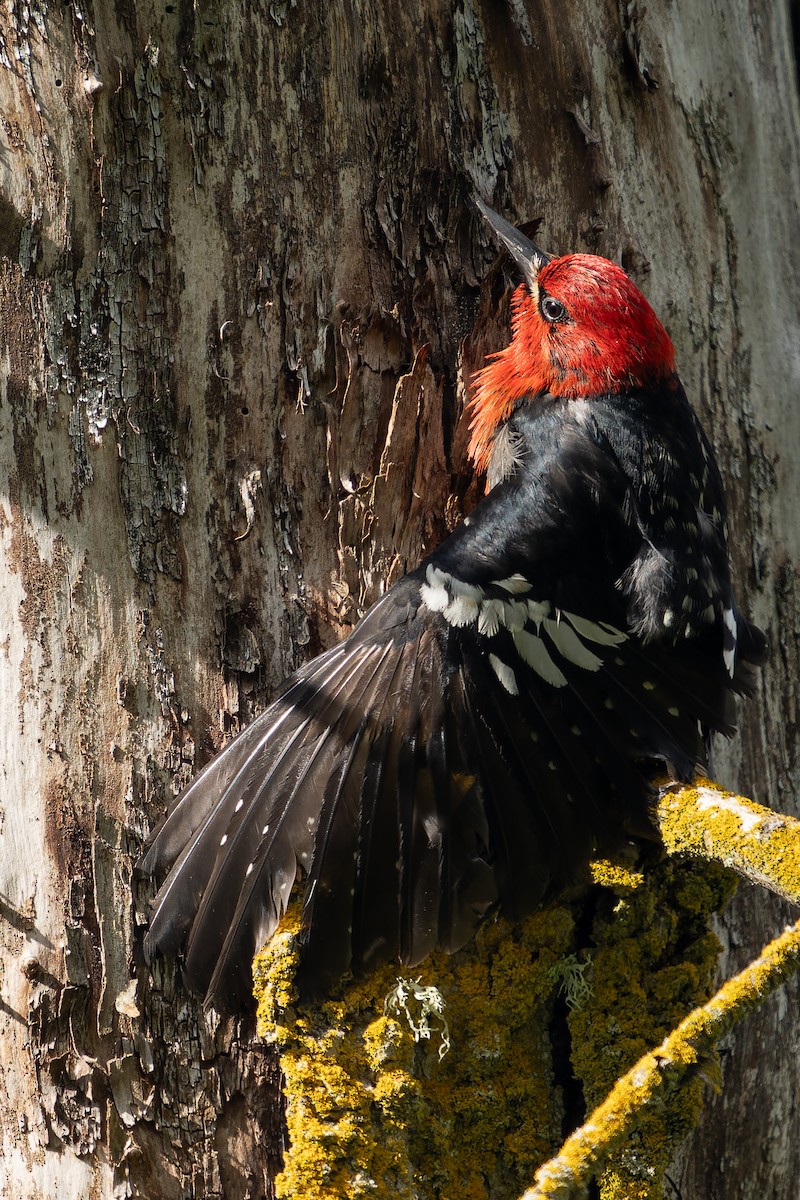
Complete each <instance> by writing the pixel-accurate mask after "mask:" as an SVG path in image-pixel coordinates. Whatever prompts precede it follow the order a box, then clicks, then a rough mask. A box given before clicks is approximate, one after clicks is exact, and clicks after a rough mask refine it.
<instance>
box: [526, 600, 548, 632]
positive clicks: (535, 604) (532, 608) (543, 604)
mask: <svg viewBox="0 0 800 1200" xmlns="http://www.w3.org/2000/svg"><path fill="white" fill-rule="evenodd" d="M550 611H551V606H550V601H549V600H529V601H528V616H529V617H530V619H531V620H532V621H533V623H534V625H535V626H536V628H537V629H538V628H539V626H540V625H541V623H542V621H543V620H544V619H545V617H549V616H550Z"/></svg>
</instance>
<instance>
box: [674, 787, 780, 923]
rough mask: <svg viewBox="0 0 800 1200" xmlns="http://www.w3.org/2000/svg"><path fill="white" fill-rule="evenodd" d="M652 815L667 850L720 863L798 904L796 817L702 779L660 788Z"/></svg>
mask: <svg viewBox="0 0 800 1200" xmlns="http://www.w3.org/2000/svg"><path fill="white" fill-rule="evenodd" d="M657 820H658V827H659V830H660V832H661V836H662V838H663V840H664V846H665V848H666V851H667V853H668V854H680V855H689V856H690V857H692V858H700V859H703V860H705V861H706V862H719V863H722V864H723V865H724V866H726V867H730V869H731V870H732V871H735V872H736V873H737V875H743V876H744V877H745V878H746V879H749V880H750V881H751V882H752V883H758V884H760V885H761V886H762V887H766V888H769V890H770V891H772V892H777V894H778V895H779V896H782V897H783V899H784V900H788V901H789V902H790V903H791V904H795V905H798V904H800V821H796V820H795V819H794V818H793V817H788V816H785V815H783V814H781V813H776V812H773V810H772V809H771V808H764V807H763V806H762V805H760V804H756V803H755V802H754V801H752V800H748V799H747V797H745V796H737V795H735V794H734V793H733V792H728V791H725V789H724V788H721V787H720V786H719V784H716V783H712V782H711V780H709V779H702V778H698V779H696V780H695V782H694V783H693V784H692V785H691V786H690V787H681V786H679V785H675V784H673V785H671V786H669V787H666V788H663V789H662V792H661V798H660V801H659V804H658V810H657Z"/></svg>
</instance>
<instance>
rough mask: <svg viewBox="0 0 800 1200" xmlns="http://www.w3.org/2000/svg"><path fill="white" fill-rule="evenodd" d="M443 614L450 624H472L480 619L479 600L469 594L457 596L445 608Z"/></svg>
mask: <svg viewBox="0 0 800 1200" xmlns="http://www.w3.org/2000/svg"><path fill="white" fill-rule="evenodd" d="M442 616H443V617H444V619H445V621H447V622H448V623H449V624H450V625H456V626H459V627H460V626H463V625H472V623H473V622H474V621H477V619H478V602H477V600H473V599H472V598H471V597H469V596H456V597H455V598H454V599H453V600H451V601H450V603H449V604H448V605H447V607H446V608H445V609H443V611H442Z"/></svg>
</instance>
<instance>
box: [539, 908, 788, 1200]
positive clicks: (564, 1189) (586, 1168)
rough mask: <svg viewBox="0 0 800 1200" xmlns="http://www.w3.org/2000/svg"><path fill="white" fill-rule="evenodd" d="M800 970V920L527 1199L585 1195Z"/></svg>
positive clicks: (639, 1077) (653, 1056) (550, 1167)
mask: <svg viewBox="0 0 800 1200" xmlns="http://www.w3.org/2000/svg"><path fill="white" fill-rule="evenodd" d="M798 966H800V922H798V924H797V925H794V926H792V927H791V928H789V929H787V930H786V931H785V932H784V933H782V934H781V935H780V937H778V938H776V939H775V940H774V941H772V942H770V943H769V945H768V946H766V947H765V948H764V950H763V951H762V953H761V955H760V956H759V958H757V959H756V960H755V961H754V962H752V963H750V964H749V965H748V966H747V967H746V968H745V970H744V971H741V972H740V973H739V974H738V975H736V976H734V978H733V979H730V980H729V981H728V982H727V983H726V984H724V986H723V987H721V988H720V990H719V991H718V992H717V993H716V995H715V996H713V997H712V998H711V1000H709V1001H708V1003H707V1004H704V1005H702V1006H701V1007H699V1008H696V1009H695V1010H694V1011H693V1012H692V1013H690V1015H689V1016H688V1017H687V1018H686V1019H685V1020H684V1021H681V1023H680V1025H679V1026H678V1027H677V1029H676V1030H675V1031H674V1032H673V1033H671V1034H670V1035H669V1036H668V1037H667V1038H665V1039H664V1041H663V1042H662V1043H661V1045H660V1046H658V1048H657V1049H655V1050H653V1051H651V1052H650V1053H649V1054H646V1055H644V1057H643V1058H641V1059H639V1061H638V1062H637V1063H636V1064H635V1066H633V1067H632V1068H631V1070H630V1071H628V1072H627V1073H626V1074H625V1075H623V1076H622V1078H621V1079H620V1080H619V1081H618V1082H617V1084H616V1085H615V1087H614V1088H613V1089H612V1091H611V1092H610V1094H609V1095H608V1096H607V1098H606V1099H605V1100H604V1101H603V1103H602V1104H600V1105H599V1106H598V1107H597V1108H596V1109H595V1111H594V1112H593V1113H592V1115H591V1117H590V1118H589V1120H588V1121H587V1122H586V1123H585V1124H584V1125H582V1126H581V1128H580V1129H577V1130H576V1131H575V1133H573V1134H572V1135H571V1136H570V1137H569V1138H568V1139H567V1141H566V1142H565V1143H564V1145H563V1146H562V1148H561V1150H560V1151H559V1153H558V1154H557V1155H556V1157H555V1158H553V1159H551V1160H550V1161H549V1162H547V1163H545V1164H544V1166H542V1167H540V1168H539V1170H538V1171H537V1172H536V1181H535V1185H534V1187H533V1188H531V1189H529V1190H528V1191H527V1192H525V1194H524V1196H523V1200H570V1198H571V1197H577V1196H579V1195H583V1194H584V1190H583V1189H584V1188H585V1185H586V1184H587V1182H588V1181H589V1180H590V1179H591V1178H592V1176H594V1175H595V1174H596V1173H597V1171H598V1169H599V1168H600V1167H601V1165H602V1164H603V1163H604V1162H605V1160H606V1159H607V1158H608V1156H609V1155H610V1154H611V1153H613V1151H614V1150H615V1149H617V1148H618V1147H620V1146H621V1145H622V1144H623V1143H624V1141H625V1140H626V1139H628V1138H629V1137H630V1135H631V1132H632V1130H633V1129H634V1128H635V1127H636V1126H637V1124H638V1122H639V1121H640V1120H641V1118H642V1116H643V1115H644V1113H645V1112H647V1111H650V1110H652V1109H653V1108H656V1107H659V1106H663V1105H664V1104H665V1103H666V1102H667V1101H668V1100H669V1098H670V1097H671V1096H673V1095H674V1094H675V1093H676V1091H677V1090H678V1089H679V1088H680V1087H681V1085H682V1084H683V1083H684V1082H685V1081H686V1080H687V1079H688V1078H690V1077H691V1076H693V1075H695V1074H696V1073H697V1072H698V1071H702V1069H703V1066H704V1063H705V1062H706V1060H707V1059H708V1057H709V1056H710V1055H711V1053H712V1052H713V1049H714V1046H715V1045H716V1043H717V1042H718V1041H719V1039H720V1038H721V1037H723V1036H724V1035H725V1034H726V1033H728V1032H729V1030H730V1029H732V1028H733V1026H734V1025H735V1024H737V1022H739V1021H741V1020H742V1018H743V1017H745V1016H747V1014H748V1013H750V1012H752V1010H753V1009H755V1008H757V1007H758V1005H760V1004H761V1002H762V1001H763V1000H764V999H765V997H766V996H768V995H769V994H770V992H773V991H774V990H775V988H777V987H778V986H779V985H780V984H781V983H783V981H784V980H785V979H787V978H788V977H789V976H790V975H792V974H793V973H794V972H795V971H796V970H797V968H798Z"/></svg>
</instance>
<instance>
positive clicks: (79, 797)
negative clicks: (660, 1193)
mask: <svg viewBox="0 0 800 1200" xmlns="http://www.w3.org/2000/svg"><path fill="white" fill-rule="evenodd" d="M656 81H657V83H658V87H657V88H655V87H654V86H653V85H654V84H655V82H656ZM799 127H800V123H799V122H798V108H797V97H796V79H795V69H794V62H793V59H792V46H791V38H790V32H789V17H788V13H787V10H786V9H785V7H784V6H783V5H777V6H774V7H773V8H770V9H769V10H767V7H765V6H758V5H755V6H754V5H749V4H746V3H745V0H737V2H736V3H734V4H732V5H717V4H714V5H712V6H710V7H708V6H706V7H704V8H703V9H702V11H701V10H699V9H696V8H694V7H693V6H692V5H690V4H689V3H688V0H679V2H678V3H675V2H672V3H667V0H650V2H649V3H648V4H647V5H646V6H644V5H641V4H618V3H617V0H591V2H590V3H586V4H584V5H581V7H580V12H579V13H578V12H577V11H576V12H575V13H574V14H572V13H569V12H567V11H566V10H565V9H564V7H563V6H556V5H551V4H543V3H534V2H533V0H506V2H503V3H501V2H499V0H453V3H446V2H445V0H435V2H433V3H426V4H422V3H414V2H413V0H412V2H411V3H409V2H406V3H403V4H400V3H398V2H396V0H388V2H387V3H384V4H382V5H377V6H374V5H370V4H367V3H364V2H362V0H356V2H355V3H353V4H349V5H346V4H341V3H338V2H337V3H332V4H329V5H303V4H299V3H297V2H296V0H260V2H257V3H253V4H238V3H236V2H235V0H230V2H229V0H224V2H220V3H217V4H214V5H211V4H208V3H189V0H176V2H175V3H174V4H166V5H155V4H153V3H151V2H150V0H126V2H125V3H120V4H115V5H112V4H110V3H107V2H106V0H88V2H87V3H86V4H82V5H80V6H78V5H61V4H57V3H46V2H45V0H28V2H27V3H21V2H18V0H9V2H8V3H7V4H6V5H5V6H4V8H3V10H2V12H1V13H0V333H1V334H2V355H0V553H1V554H2V563H3V565H2V572H3V574H2V586H1V587H0V630H2V631H3V632H2V635H1V636H0V650H2V654H1V655H0V704H1V705H2V712H3V714H4V720H3V725H2V730H0V805H1V806H2V807H1V808H0V917H1V918H2V920H0V941H1V942H2V946H3V967H2V978H0V1112H2V1130H3V1132H2V1140H3V1151H2V1158H1V1159H0V1191H3V1192H8V1194H10V1195H15V1196H19V1197H40V1196H49V1195H56V1194H58V1195H59V1196H63V1197H65V1198H66V1197H72V1196H75V1197H78V1196H84V1195H89V1194H91V1195H104V1196H106V1195H107V1196H111V1195H112V1194H114V1195H126V1194H129V1195H134V1196H145V1195H149V1196H152V1195H160V1196H164V1197H167V1196H176V1197H178V1196H197V1197H201V1196H203V1197H206V1196H208V1197H213V1196H222V1195H224V1196H226V1197H228V1198H231V1200H235V1198H236V1197H246V1196H247V1197H257V1196H268V1195H270V1194H271V1182H270V1181H271V1179H272V1177H273V1176H274V1173H275V1170H276V1165H277V1162H278V1159H279V1155H280V1146H281V1138H282V1132H281V1131H282V1115H281V1107H280V1098H279V1094H278V1086H277V1067H276V1063H275V1060H274V1058H273V1056H272V1052H271V1051H270V1050H269V1049H268V1048H265V1047H261V1046H259V1045H258V1044H257V1043H254V1042H252V1041H251V1040H250V1038H249V1035H248V1030H247V1029H245V1028H238V1027H237V1026H235V1025H232V1024H231V1023H225V1024H222V1025H219V1024H217V1025H213V1024H212V1025H210V1026H208V1025H207V1024H206V1021H205V1018H204V1017H203V1016H202V1014H201V1012H200V1009H199V1007H198V1005H197V1004H196V1003H195V1002H194V1001H193V1000H191V999H190V998H188V997H186V996H185V995H183V994H182V992H181V991H180V989H179V988H178V987H177V985H176V983H175V981H174V978H173V974H172V971H171V969H169V968H166V967H158V968H157V969H156V971H155V973H154V977H153V980H152V981H150V980H149V977H148V975H147V973H146V972H145V971H143V970H142V967H141V962H140V953H139V941H140V932H141V925H142V922H143V921H144V919H145V913H146V905H147V895H146V888H145V887H143V886H138V885H137V886H136V887H135V888H133V891H134V893H135V894H134V896H133V899H132V874H131V864H132V861H133V860H134V858H135V856H136V854H137V852H138V850H139V847H140V846H141V842H142V839H143V838H144V836H145V835H146V832H147V830H148V829H149V828H150V826H151V824H152V823H153V822H154V821H155V819H156V818H157V816H158V815H159V813H160V812H161V811H162V809H163V806H164V804H165V802H166V799H167V797H168V795H169V794H170V793H171V791H172V790H173V789H176V788H179V787H180V786H181V785H182V784H183V783H184V782H185V781H186V780H187V779H188V777H189V776H190V775H191V774H192V772H193V771H194V770H195V769H196V768H197V767H198V766H199V765H201V764H202V763H203V762H204V761H206V759H207V758H208V756H209V755H210V754H211V753H212V752H213V751H214V750H215V749H216V748H217V747H218V746H219V745H220V744H221V743H222V740H223V738H224V737H225V736H227V735H228V734H229V733H232V732H235V731H236V730H237V729H238V728H240V727H241V725H242V724H243V723H245V722H246V721H248V720H249V719H250V717H251V716H252V715H253V714H254V713H255V712H257V711H258V710H259V709H260V708H261V707H262V706H263V704H264V703H265V701H266V699H267V697H268V696H269V694H270V691H271V689H272V688H273V687H274V686H275V685H276V684H277V683H278V682H279V680H280V679H281V678H282V677H283V676H284V675H285V674H286V673H287V671H288V670H290V669H291V668H292V667H293V666H294V665H296V663H297V662H299V661H300V660H301V658H305V657H306V656H309V655H311V654H313V653H316V652H317V651H318V650H319V649H320V648H322V647H323V646H326V645H329V644H331V642H332V641H334V640H335V639H336V637H338V636H340V635H341V633H342V632H344V631H346V629H347V628H349V626H350V625H351V624H352V622H353V620H354V619H355V618H356V616H357V615H358V614H359V612H360V611H362V610H363V608H364V606H366V605H367V604H368V603H370V602H371V601H372V600H374V599H375V597H376V596H377V595H378V594H379V593H380V591H381V589H382V587H383V586H384V583H385V581H386V579H392V578H395V577H396V576H397V575H398V574H400V573H401V572H402V571H403V570H405V568H406V566H407V565H408V564H409V563H413V562H414V561H416V560H417V559H418V557H419V555H420V554H421V553H423V552H424V551H425V550H426V549H428V548H429V547H430V546H431V545H433V544H434V543H435V542H436V541H437V540H439V539H440V538H441V537H442V536H443V535H444V534H445V533H446V531H447V529H448V528H449V527H451V526H452V524H453V523H454V522H455V521H456V520H457V519H458V517H459V515H460V513H461V512H462V511H464V509H465V508H466V507H468V506H469V505H470V504H471V503H472V501H473V499H474V496H475V485H474V484H473V483H472V482H471V481H470V479H469V476H468V474H467V472H466V470H465V459H464V445H465V432H464V422H463V421H461V415H462V409H463V401H464V387H465V380H466V379H468V377H469V374H470V372H471V371H472V370H473V369H474V367H475V366H476V365H477V364H478V363H479V362H480V361H481V359H482V357H483V355H484V353H485V352H487V351H489V350H492V349H496V348H497V347H499V346H500V345H502V344H503V339H504V337H505V336H506V329H507V297H508V287H507V284H506V280H505V277H504V267H503V266H502V265H501V264H499V263H498V261H497V259H496V253H495V251H494V250H493V248H491V247H490V246H489V244H488V241H487V240H486V236H485V234H484V233H483V232H482V231H479V230H478V229H477V227H476V223H475V221H474V218H473V217H472V215H471V214H470V212H469V210H468V208H467V207H466V205H465V201H466V198H467V196H468V195H469V193H470V192H471V191H472V190H474V189H477V190H478V191H479V192H480V193H481V194H482V195H484V196H485V197H486V198H487V199H489V200H491V201H492V202H493V203H494V205H495V207H498V208H500V209H502V210H503V211H505V212H507V213H508V214H509V215H510V216H511V217H516V218H518V219H519V220H525V219H528V220H531V219H534V218H538V217H542V218H544V223H543V226H542V232H541V235H540V236H541V239H542V241H543V243H544V244H546V245H547V246H548V247H551V248H554V249H558V250H567V249H588V250H591V251H597V252H600V253H604V254H606V255H608V256H609V257H612V258H616V259H618V260H620V261H622V262H623V263H624V265H625V266H626V267H627V269H628V270H630V271H631V272H632V274H633V275H634V277H635V278H636V280H637V282H638V283H639V284H640V285H641V286H643V288H644V289H645V291H646V292H647V293H648V295H649V297H650V298H651V300H652V301H653V303H654V304H655V306H656V308H657V309H658V311H659V312H660V313H661V314H662V315H663V316H664V318H665V320H666V323H667V325H668V327H669V329H670V332H671V333H672V335H673V338H674V340H675V341H676V344H677V346H678V358H679V362H680V363H681V370H682V375H683V378H684V382H685V384H686V386H687V390H688V391H689V393H690V395H692V396H693V397H694V398H695V400H696V402H697V404H698V406H699V408H700V410H701V412H702V414H703V416H704V419H705V423H706V425H707V426H708V427H709V429H710V431H711V433H712V436H713V440H714V443H715V445H716V447H717V450H718V452H719V455H720V458H721V462H722V465H723V469H724V471H725V474H726V477H727V479H728V484H729V493H730V500H731V508H732V514H731V515H732V526H733V529H734V542H735V549H736V557H737V567H738V576H739V580H740V584H741V587H742V590H743V591H744V592H745V593H746V594H747V595H748V596H749V598H750V608H751V611H752V614H753V616H754V617H755V618H756V619H757V620H759V622H760V623H762V624H764V625H765V626H766V627H767V628H768V629H769V630H770V634H771V640H772V644H773V657H772V661H771V663H770V666H769V668H768V669H767V671H765V673H764V678H763V683H762V686H761V692H760V695H759V697H758V702H757V703H756V704H753V705H751V706H750V708H749V709H748V711H747V717H746V724H745V725H744V728H743V732H742V735H741V737H740V738H739V739H738V740H737V741H736V742H735V743H733V744H732V746H731V747H730V748H729V749H728V750H726V751H725V753H724V754H723V755H721V757H720V760H719V761H718V763H717V772H716V773H717V775H718V776H719V777H720V778H721V780H722V781H723V782H724V783H726V784H729V785H731V786H734V787H736V788H738V789H739V790H741V791H743V792H745V793H747V794H749V795H754V796H755V797H756V798H757V799H759V800H761V801H763V802H766V803H770V804H772V805H773V806H775V807H781V805H782V804H783V803H786V804H787V805H788V804H789V803H790V798H791V797H792V796H793V795H796V794H797V793H798V771H799V764H798V758H797V699H798V683H797V680H798V678H800V671H799V670H798V660H799V659H800V655H799V654H798V642H797V629H798V613H797V594H798V586H797V585H798V564H799V563H800V525H799V524H798V520H797V511H798V499H799V497H798V481H797V475H796V471H795V466H794V458H795V455H794V453H793V447H794V446H795V445H797V444H798V440H799V439H800V414H799V413H798V409H797V405H796V403H795V397H794V391H795V390H796V389H795V388H794V387H793V383H794V381H795V378H796V375H797V350H796V344H795V343H796V317H797V311H798V280H797V275H796V272H795V271H794V269H793V265H792V262H791V258H790V255H789V254H788V253H787V248H788V247H792V246H795V245H796V244H797V241H798V232H799V230H798V217H797V208H796V204H795V203H794V197H795V196H796V195H797V193H798V183H800V179H799V178H798V176H800V170H799V169H798V153H797V150H798V128H799ZM781 919H782V918H781V913H780V910H779V908H778V906H777V905H768V904H766V903H765V901H764V899H763V897H762V896H761V895H760V894H755V895H754V894H753V893H750V892H748V893H742V895H741V897H740V898H739V899H738V900H737V901H736V903H735V906H734V908H733V909H732V911H731V912H730V913H729V914H728V916H727V917H726V927H725V932H724V934H723V936H724V938H725V941H726V948H725V954H724V956H723V962H722V964H721V971H722V973H723V974H725V975H729V974H731V973H732V972H733V971H735V970H736V969H738V968H740V967H741V966H743V965H744V963H745V962H746V961H747V960H748V958H749V957H751V956H752V955H753V954H754V953H755V952H756V951H757V949H758V948H759V947H760V946H761V945H762V944H763V942H764V941H765V940H766V939H767V937H768V936H770V935H771V933H772V931H774V930H775V929H776V928H777V927H778V925H779V923H780V921H781ZM793 996H794V997H796V990H795V992H794V993H793ZM791 1000H792V995H790V994H789V992H788V991H787V994H786V997H784V998H783V999H781V998H778V999H776V1000H773V1001H772V1002H771V1004H770V1005H768V1006H766V1007H765V1010H764V1012H763V1014H761V1015H760V1016H759V1017H758V1018H757V1019H754V1020H753V1021H752V1022H751V1023H749V1024H748V1025H747V1026H746V1027H744V1028H743V1029H742V1031H741V1032H739V1033H738V1034H737V1037H736V1042H735V1046H734V1047H733V1048H732V1051H731V1053H730V1055H729V1056H728V1057H726V1059H725V1085H724V1092H723V1097H722V1098H721V1099H720V1100H718V1101H712V1102H711V1103H710V1104H709V1106H708V1110H707V1114H706V1117H705V1118H704V1122H703V1124H702V1125H701V1127H700V1129H699V1130H698V1132H697V1134H696V1135H695V1137H694V1139H693V1142H692V1144H691V1145H690V1146H689V1147H688V1148H687V1150H686V1152H685V1155H684V1158H683V1161H682V1165H681V1167H680V1172H679V1174H680V1180H681V1181H682V1182H681V1186H682V1188H683V1190H684V1194H686V1195H691V1194H697V1195H704V1196H708V1197H711V1198H714V1200H722V1197H724V1198H725V1200H736V1198H737V1197H742V1198H744V1197H749V1196H752V1195H764V1196H773V1195H774V1196H776V1197H777V1196H783V1195H788V1194H790V1192H791V1191H792V1188H793V1187H794V1180H795V1179H796V1178H797V1174H798V1161H797V1155H798V1145H800V1138H799V1137H798V1128H797V1112H798V1111H800V1104H799V1103H798V1095H797V1087H798V1085H797V1080H796V1078H795V1072H794V1071H793V1069H792V1062H793V1058H794V1056H793V1055H792V1054H791V1053H787V1049H788V1047H789V1046H790V1045H791V1046H793V1045H794V1043H795V1042H796V1040H797V1036H798V1033H797V1023H796V1020H795V1019H794V1017H793V1015H792V1013H793V1008H792V1004H791ZM795 1008H796V1005H795ZM744 1080H747V1081H748V1082H747V1086H746V1087H745V1086H744V1083H743V1081H744ZM718 1163H721V1164H722V1167H719V1166H718ZM721 1172H722V1173H721Z"/></svg>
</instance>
